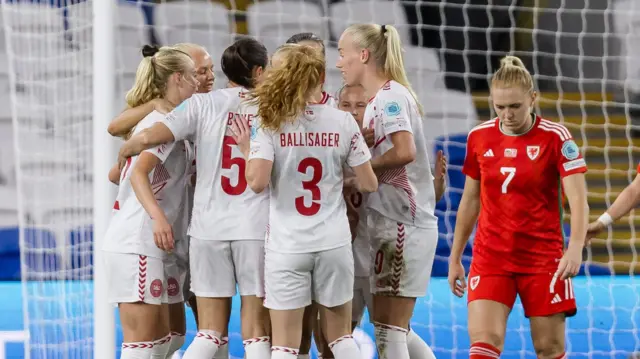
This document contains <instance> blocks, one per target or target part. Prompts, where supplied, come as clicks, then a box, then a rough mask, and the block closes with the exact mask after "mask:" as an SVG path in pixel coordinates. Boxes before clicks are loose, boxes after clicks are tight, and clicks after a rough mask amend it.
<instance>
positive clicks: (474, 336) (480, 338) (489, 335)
mask: <svg viewBox="0 0 640 359" xmlns="http://www.w3.org/2000/svg"><path fill="white" fill-rule="evenodd" d="M469 338H470V339H471V343H485V344H489V345H491V346H493V347H495V348H498V349H501V350H502V347H503V345H504V335H502V334H501V333H498V332H495V331H492V330H472V329H471V328H470V329H469Z"/></svg>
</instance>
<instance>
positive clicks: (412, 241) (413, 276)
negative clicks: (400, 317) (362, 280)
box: [367, 211, 438, 298]
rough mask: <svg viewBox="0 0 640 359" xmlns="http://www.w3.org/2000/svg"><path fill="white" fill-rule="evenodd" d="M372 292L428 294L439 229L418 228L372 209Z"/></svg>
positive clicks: (402, 295)
mask: <svg viewBox="0 0 640 359" xmlns="http://www.w3.org/2000/svg"><path fill="white" fill-rule="evenodd" d="M367 222H368V224H369V238H370V241H371V242H370V243H371V283H370V285H371V293H373V294H375V295H389V296H399V297H409V298H419V297H423V296H425V295H426V293H427V287H428V285H429V280H430V279H431V269H432V267H433V261H434V259H435V256H436V246H437V245H438V229H437V228H419V227H415V226H411V225H408V224H404V223H400V222H396V221H394V220H392V219H389V218H387V217H385V216H383V215H381V214H379V213H378V212H376V211H369V213H368V220H367Z"/></svg>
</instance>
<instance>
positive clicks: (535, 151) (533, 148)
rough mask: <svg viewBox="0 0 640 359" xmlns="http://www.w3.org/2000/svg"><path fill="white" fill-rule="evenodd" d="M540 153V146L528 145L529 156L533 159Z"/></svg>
mask: <svg viewBox="0 0 640 359" xmlns="http://www.w3.org/2000/svg"><path fill="white" fill-rule="evenodd" d="M539 154H540V146H527V156H529V158H530V159H531V160H532V161H533V160H535V159H536V158H538V155H539Z"/></svg>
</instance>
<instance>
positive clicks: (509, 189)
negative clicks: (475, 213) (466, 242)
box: [462, 116, 587, 273]
mask: <svg viewBox="0 0 640 359" xmlns="http://www.w3.org/2000/svg"><path fill="white" fill-rule="evenodd" d="M534 118H535V123H534V125H533V127H532V128H531V129H530V130H529V131H528V132H526V133H524V134H521V135H516V136H514V135H507V134H505V133H503V132H502V131H501V129H500V125H499V120H498V119H493V120H490V121H487V122H484V123H482V124H480V125H478V126H476V127H475V128H474V129H472V130H471V131H470V132H469V136H468V139H467V154H466V158H465V161H464V166H463V169H462V172H463V173H464V174H465V175H467V176H469V177H471V178H473V179H475V180H478V181H480V203H481V205H480V216H479V219H478V228H477V230H476V236H475V240H474V244H473V257H472V258H473V262H474V265H477V266H482V267H483V269H484V267H485V266H486V267H490V268H491V267H493V268H495V269H499V270H502V271H509V272H514V273H535V272H547V271H555V270H556V268H557V265H558V261H559V260H560V258H561V257H562V254H563V249H564V234H563V230H562V204H563V192H562V182H561V179H562V178H564V177H566V176H569V175H572V174H576V173H584V172H586V171H587V166H586V163H585V161H584V159H583V158H582V155H581V154H580V150H579V149H578V146H577V145H576V143H575V142H574V141H573V139H572V137H571V133H570V132H569V130H567V128H566V127H564V126H562V125H560V124H557V123H554V122H551V121H547V120H545V119H542V118H541V117H539V116H535V117H534Z"/></svg>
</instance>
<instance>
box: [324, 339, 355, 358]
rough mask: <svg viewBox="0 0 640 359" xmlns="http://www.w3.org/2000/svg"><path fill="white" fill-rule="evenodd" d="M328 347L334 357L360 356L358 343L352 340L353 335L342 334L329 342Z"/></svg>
mask: <svg viewBox="0 0 640 359" xmlns="http://www.w3.org/2000/svg"><path fill="white" fill-rule="evenodd" d="M329 349H331V352H332V353H333V357H334V358H336V359H349V358H362V355H361V354H360V348H358V343H356V341H355V340H353V336H351V334H349V335H343V336H341V337H340V338H338V339H336V340H334V341H333V342H331V343H330V344H329Z"/></svg>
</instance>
